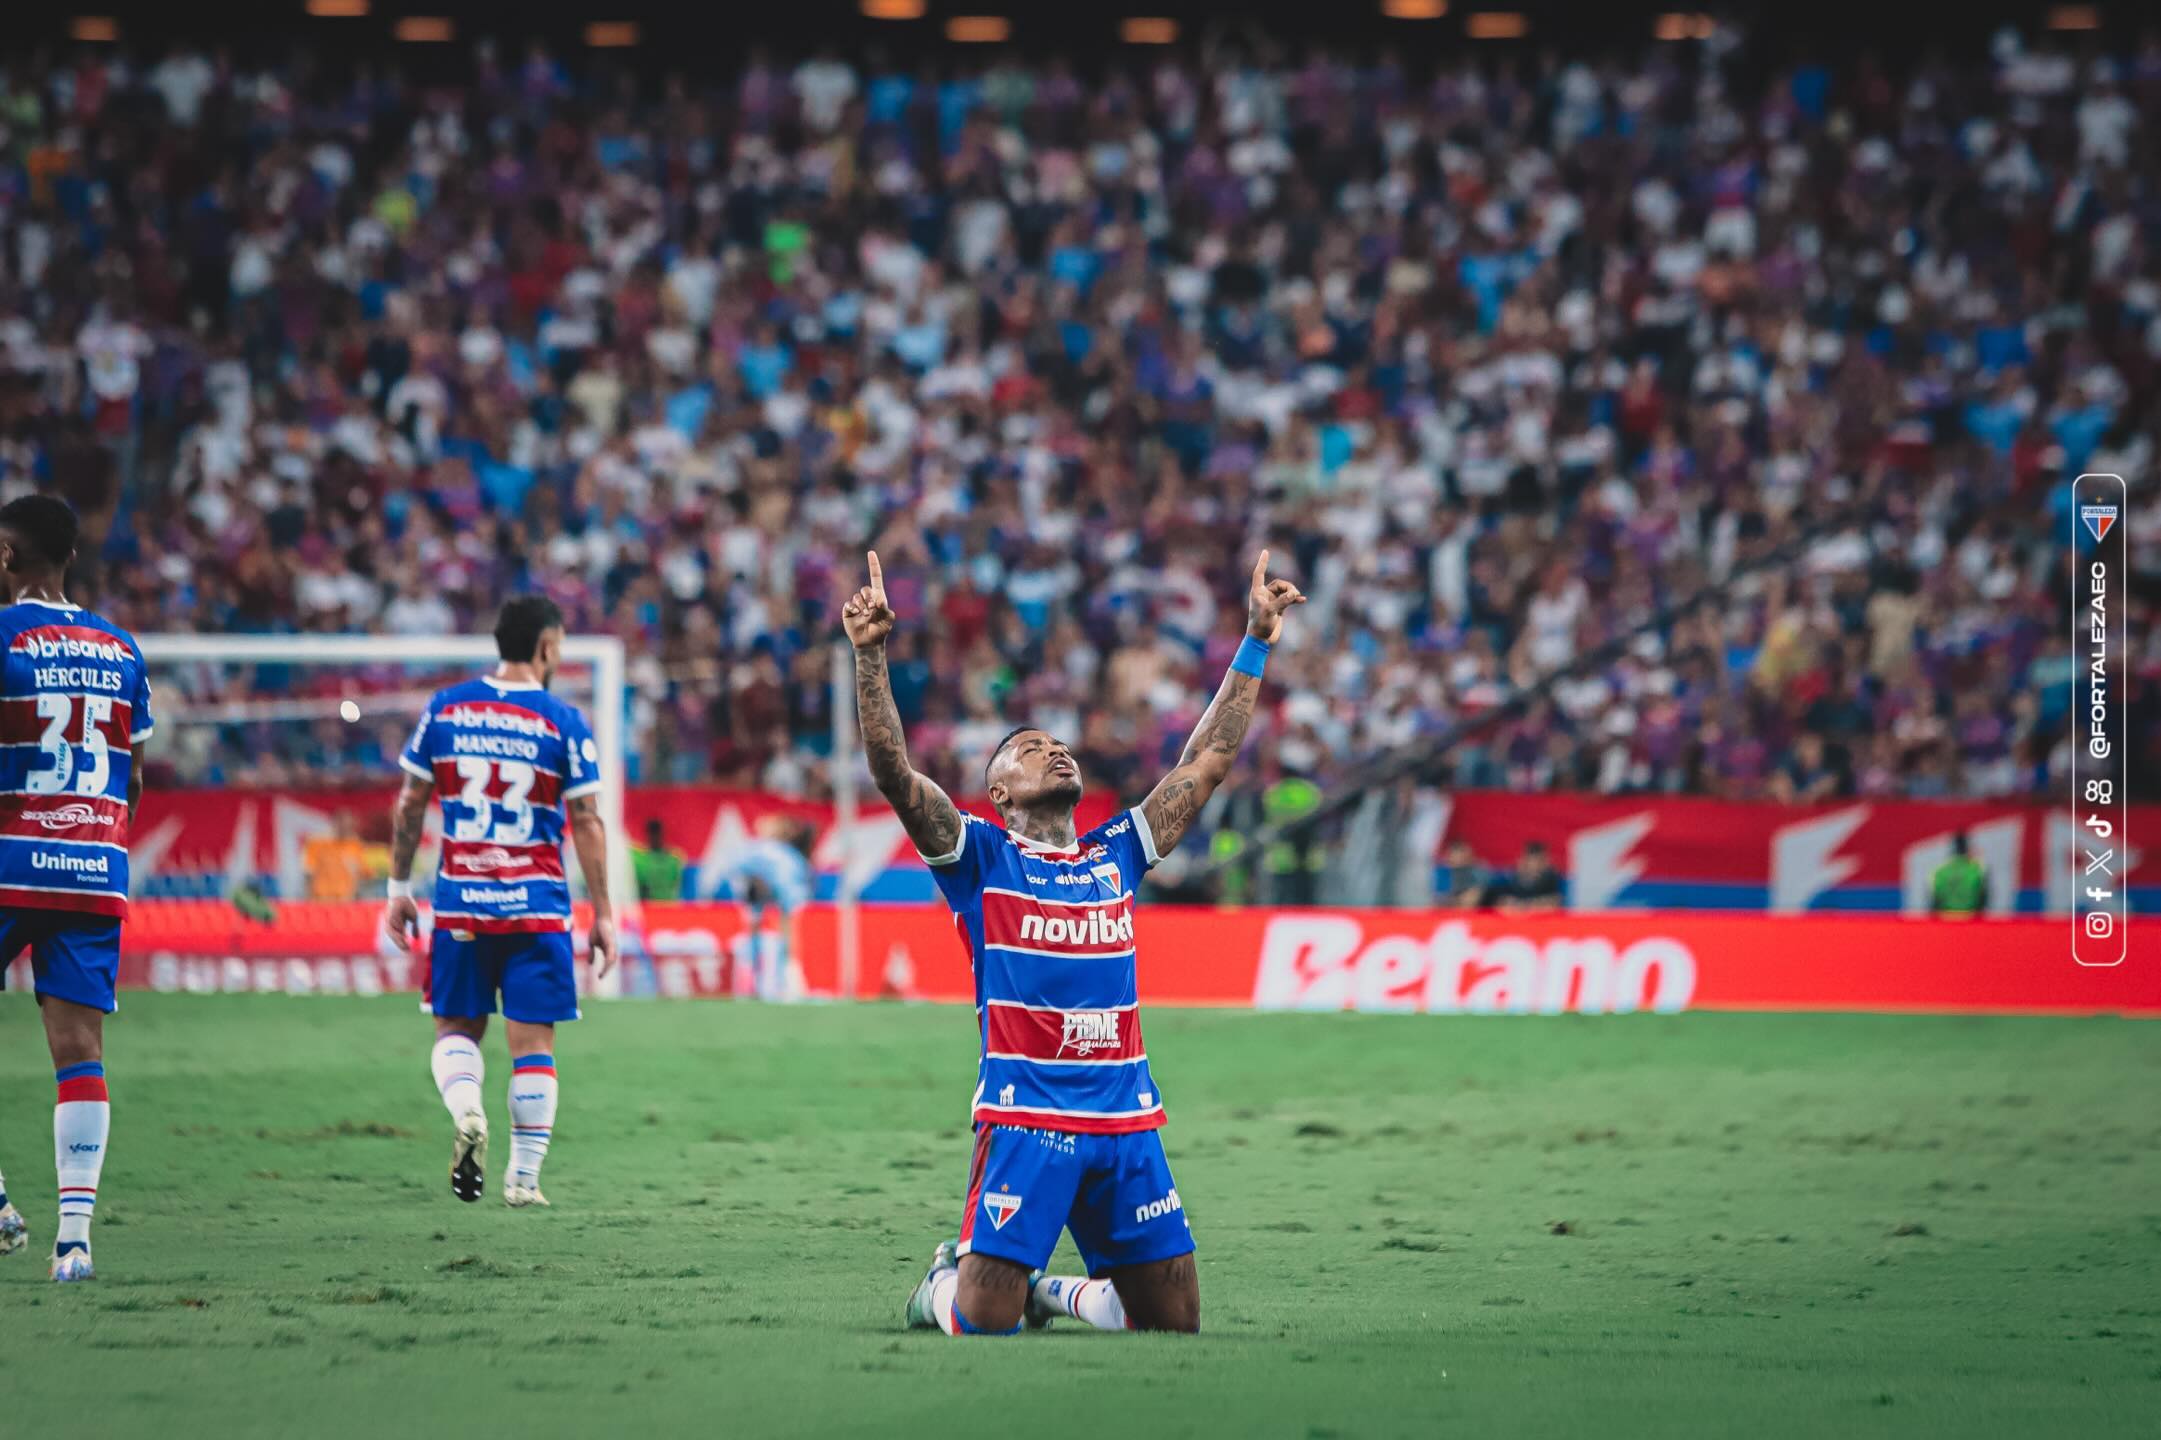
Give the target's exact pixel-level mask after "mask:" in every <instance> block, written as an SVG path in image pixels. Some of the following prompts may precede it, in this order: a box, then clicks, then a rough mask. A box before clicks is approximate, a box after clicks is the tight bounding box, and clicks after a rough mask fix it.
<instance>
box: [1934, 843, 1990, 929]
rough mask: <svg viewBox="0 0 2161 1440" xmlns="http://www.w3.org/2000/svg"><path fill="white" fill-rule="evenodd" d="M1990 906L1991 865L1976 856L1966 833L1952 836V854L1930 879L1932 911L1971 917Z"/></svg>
mask: <svg viewBox="0 0 2161 1440" xmlns="http://www.w3.org/2000/svg"><path fill="white" fill-rule="evenodd" d="M1986 909H1988V867H1987V866H1985V865H1983V864H1982V863H1981V862H1980V861H1979V860H1976V859H1975V858H1974V856H1973V849H1972V847H1971V845H1969V844H1968V842H1967V839H1966V832H1965V831H1963V830H1961V831H1959V832H1958V833H1957V834H1956V835H1953V836H1952V837H1951V853H1950V854H1949V855H1948V856H1946V857H1945V859H1944V862H1943V863H1942V864H1941V865H1938V866H1937V867H1936V873H1935V874H1934V875H1932V876H1930V877H1929V882H1928V913H1929V914H1931V915H1948V916H1953V917H1956V918H1958V919H1962V920H1970V919H1972V918H1973V917H1974V916H1976V915H1979V914H1980V913H1981V912H1983V911H1984V910H1986Z"/></svg>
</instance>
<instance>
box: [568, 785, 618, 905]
mask: <svg viewBox="0 0 2161 1440" xmlns="http://www.w3.org/2000/svg"><path fill="white" fill-rule="evenodd" d="M569 811H570V840H571V845H572V846H573V848H575V849H576V850H577V852H578V869H579V870H580V871H582V872H583V873H584V875H585V898H586V899H588V900H590V901H592V902H593V909H594V910H595V911H597V912H598V913H600V914H603V915H605V914H607V913H609V912H610V911H611V910H612V909H613V908H614V906H613V904H612V902H611V901H610V900H609V897H608V825H607V822H606V821H604V820H602V819H601V818H600V803H599V802H598V801H597V800H595V799H594V798H593V797H592V796H590V795H580V796H579V797H578V798H577V799H575V800H573V801H571V802H570V805H569Z"/></svg>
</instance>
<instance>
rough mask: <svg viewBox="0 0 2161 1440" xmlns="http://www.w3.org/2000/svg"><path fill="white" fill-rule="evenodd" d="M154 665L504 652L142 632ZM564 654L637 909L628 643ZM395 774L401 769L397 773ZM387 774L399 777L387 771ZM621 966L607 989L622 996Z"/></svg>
mask: <svg viewBox="0 0 2161 1440" xmlns="http://www.w3.org/2000/svg"><path fill="white" fill-rule="evenodd" d="M135 638H136V641H137V643H138V644H140V645H141V646H142V648H143V658H144V659H145V660H147V661H148V662H149V663H150V665H151V666H152V667H153V668H156V667H159V666H169V665H190V664H210V665H293V666H301V665H313V666H348V667H350V666H363V665H416V666H428V665H434V666H443V667H449V666H464V667H468V668H470V669H471V670H472V671H473V672H474V673H475V674H478V673H482V672H484V671H486V670H489V669H492V668H493V667H494V666H495V665H496V663H497V661H498V656H497V655H496V650H495V641H494V640H493V639H491V638H489V637H486V636H450V635H444V636H425V635H190V634H174V633H165V634H155V635H138V636H136V637H135ZM563 660H564V662H565V663H566V664H570V665H584V666H590V667H591V669H592V672H593V708H592V716H591V719H592V724H593V744H594V745H595V746H596V747H597V748H598V749H599V751H600V796H599V799H600V814H601V818H602V819H603V820H605V821H606V822H607V825H608V889H609V891H610V893H611V894H612V895H613V896H614V898H615V904H616V909H617V910H618V911H619V912H623V913H625V914H634V913H635V911H636V909H637V905H638V888H637V884H636V881H635V879H634V877H633V875H632V872H631V867H630V837H629V836H628V835H627V834H625V833H624V829H623V792H624V786H625V781H624V775H625V769H624V764H623V757H624V749H625V743H626V740H625V735H624V727H625V723H626V721H625V711H624V698H625V696H624V690H625V688H626V683H627V682H626V676H625V658H624V651H623V642H622V641H621V640H619V639H617V638H616V637H615V636H613V635H569V636H565V637H564V639H563ZM394 773H395V772H393V774H394ZM385 778H386V779H389V778H392V776H390V775H386V777H385ZM621 975H622V971H621V968H620V967H618V968H617V970H616V972H615V973H614V974H612V975H610V976H609V977H608V979H607V981H606V982H604V983H603V984H602V985H601V986H600V987H599V988H600V991H601V993H603V994H614V993H615V992H616V989H617V984H618V982H619V980H620V977H621Z"/></svg>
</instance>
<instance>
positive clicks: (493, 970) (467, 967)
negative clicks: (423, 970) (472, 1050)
mask: <svg viewBox="0 0 2161 1440" xmlns="http://www.w3.org/2000/svg"><path fill="white" fill-rule="evenodd" d="M498 991H500V992H502V996H503V1018H505V1019H506V1020H516V1021H519V1022H521V1023H523V1024H527V1025H555V1024H559V1023H560V1022H562V1021H565V1020H575V1019H577V1018H578V976H577V971H576V969H575V968H574V967H573V966H572V965H571V961H570V932H569V931H567V930H538V931H522V932H519V933H517V934H511V935H473V934H459V933H457V932H454V931H450V930H443V929H438V930H437V931H436V932H435V937H434V941H433V943H432V944H431V945H430V946H429V949H428V1009H430V1010H431V1011H433V1012H434V1013H436V1014H437V1015H450V1016H469V1015H493V1014H494V1013H495V996H496V992H498Z"/></svg>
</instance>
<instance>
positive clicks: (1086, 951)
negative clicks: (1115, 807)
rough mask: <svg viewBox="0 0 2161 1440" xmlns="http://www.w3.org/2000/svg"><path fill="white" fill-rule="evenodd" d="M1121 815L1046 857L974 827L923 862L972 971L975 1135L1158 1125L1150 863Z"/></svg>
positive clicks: (1136, 825)
mask: <svg viewBox="0 0 2161 1440" xmlns="http://www.w3.org/2000/svg"><path fill="white" fill-rule="evenodd" d="M1157 858H1158V857H1157V855H1156V852H1155V842H1154V840H1153V839H1152V838H1151V837H1150V835H1149V833H1148V822H1147V821H1146V820H1145V819H1144V818H1143V817H1142V816H1141V814H1140V812H1139V811H1137V810H1129V811H1127V812H1125V813H1124V814H1121V815H1118V816H1116V817H1114V818H1113V819H1111V820H1110V821H1108V822H1106V823H1105V824H1102V825H1099V826H1097V827H1096V828H1095V829H1093V830H1091V831H1089V832H1088V833H1087V834H1085V835H1083V836H1081V837H1080V839H1079V840H1078V841H1077V842H1076V843H1075V844H1074V845H1073V846H1072V847H1071V848H1070V849H1064V850H1058V849H1051V848H1047V847H1044V846H1041V845H1037V844H1035V843H1033V842H1031V841H1028V840H1024V839H1022V838H1021V837H1019V836H1017V835H1014V834H1011V833H1010V832H1008V831H1006V830H1004V829H1002V828H1001V827H999V826H997V825H993V824H990V823H989V822H988V821H984V820H979V819H977V818H975V817H974V816H972V815H971V816H968V817H966V818H965V820H964V822H963V824H962V826H961V837H960V844H959V845H958V847H957V848H956V849H955V850H954V851H953V853H952V854H950V855H935V856H925V857H924V859H925V860H926V861H928V862H929V864H930V867H931V875H932V876H933V878H935V879H936V880H937V882H938V889H939V890H940V892H941V893H943V894H944V896H945V899H946V903H947V904H948V905H949V906H951V907H952V910H953V919H954V924H955V925H956V926H957V927H958V928H959V930H960V932H961V936H962V938H963V939H964V940H965V941H966V942H967V945H968V954H969V958H970V960H971V961H972V963H973V964H974V966H975V998H976V1016H977V1021H978V1028H979V1030H980V1032H981V1038H982V1044H983V1059H982V1064H981V1067H980V1068H979V1070H978V1071H977V1076H976V1080H977V1083H976V1093H975V1120H976V1123H978V1124H988V1125H1021V1126H1027V1127H1030V1128H1032V1129H1039V1130H1065V1131H1072V1132H1076V1133H1080V1134H1110V1135H1115V1134H1124V1133H1127V1132H1130V1131H1135V1130H1152V1129H1154V1128H1155V1127H1157V1126H1159V1125H1161V1124H1162V1123H1163V1097H1162V1095H1161V1093H1160V1092H1158V1091H1157V1089H1156V1085H1155V1080H1154V1078H1153V1077H1152V1076H1151V1075H1150V1074H1149V1072H1148V1052H1147V1050H1146V1049H1145V1048H1143V1046H1142V1044H1141V1017H1140V1005H1139V995H1138V991H1137V985H1136V976H1135V969H1134V945H1133V893H1134V888H1135V887H1136V886H1138V885H1139V884H1140V879H1141V876H1142V875H1144V874H1146V873H1147V871H1148V869H1149V867H1151V866H1152V865H1154V864H1155V863H1156V860H1157Z"/></svg>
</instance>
